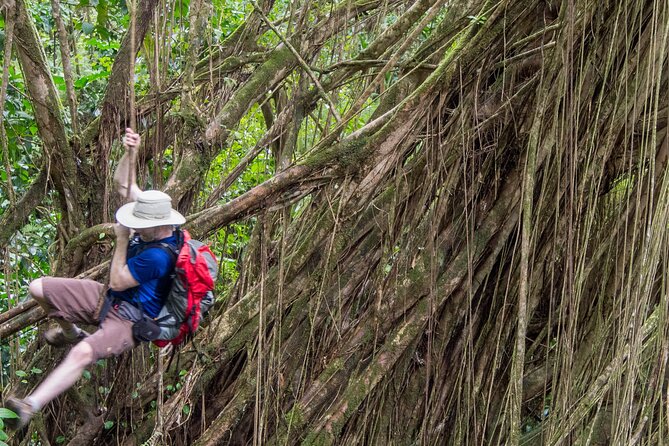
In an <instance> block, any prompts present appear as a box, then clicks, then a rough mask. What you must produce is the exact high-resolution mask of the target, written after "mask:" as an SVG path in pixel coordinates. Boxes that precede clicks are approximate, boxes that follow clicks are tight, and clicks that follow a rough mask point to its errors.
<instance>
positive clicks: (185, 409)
mask: <svg viewBox="0 0 669 446" xmlns="http://www.w3.org/2000/svg"><path fill="white" fill-rule="evenodd" d="M182 410H183V412H184V414H186V415H188V414H189V413H190V406H189V405H188V404H186V405H185V406H184V407H183V408H182Z"/></svg>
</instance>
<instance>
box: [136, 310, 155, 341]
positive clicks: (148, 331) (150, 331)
mask: <svg viewBox="0 0 669 446" xmlns="http://www.w3.org/2000/svg"><path fill="white" fill-rule="evenodd" d="M158 335H160V326H159V325H158V322H156V321H154V320H153V319H151V318H150V317H148V316H146V315H142V317H141V318H140V319H139V320H138V321H136V322H135V323H134V324H132V336H133V337H134V338H135V340H137V342H150V341H153V340H155V339H158Z"/></svg>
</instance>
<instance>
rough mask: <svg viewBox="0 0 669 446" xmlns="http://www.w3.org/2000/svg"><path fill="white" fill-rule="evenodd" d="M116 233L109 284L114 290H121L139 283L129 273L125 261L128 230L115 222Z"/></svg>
mask: <svg viewBox="0 0 669 446" xmlns="http://www.w3.org/2000/svg"><path fill="white" fill-rule="evenodd" d="M114 232H115V233H116V247H115V248H114V256H113V257H112V262H111V268H110V272H109V286H110V287H111V289H112V290H114V291H123V290H127V289H128V288H133V287H136V286H137V285H139V282H137V280H135V278H134V277H133V276H132V274H131V273H130V269H129V268H128V263H127V257H126V256H127V251H128V243H129V240H128V238H129V237H130V230H129V229H128V228H126V227H125V226H123V225H121V224H119V223H116V224H115V225H114Z"/></svg>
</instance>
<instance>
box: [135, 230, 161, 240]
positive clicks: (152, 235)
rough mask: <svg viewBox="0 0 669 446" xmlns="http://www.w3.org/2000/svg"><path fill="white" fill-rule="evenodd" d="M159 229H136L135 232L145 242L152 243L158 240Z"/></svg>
mask: <svg viewBox="0 0 669 446" xmlns="http://www.w3.org/2000/svg"><path fill="white" fill-rule="evenodd" d="M157 229H158V228H143V229H135V232H136V233H137V234H138V235H139V238H141V239H142V240H143V241H145V242H152V241H154V240H155V239H156V232H157V231H156V230H157Z"/></svg>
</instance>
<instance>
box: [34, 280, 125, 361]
mask: <svg viewBox="0 0 669 446" xmlns="http://www.w3.org/2000/svg"><path fill="white" fill-rule="evenodd" d="M42 287H43V290H44V298H45V299H46V301H47V303H48V304H49V306H50V307H51V309H50V310H49V311H48V312H47V313H48V315H49V317H53V318H61V319H65V320H66V321H68V322H72V323H75V324H77V323H84V324H90V325H98V321H97V320H96V319H95V312H96V310H97V307H98V302H99V299H100V293H101V292H102V289H103V288H104V285H102V284H101V283H99V282H95V281H93V280H86V279H66V278H62V277H44V278H43V279H42ZM81 342H86V343H87V344H89V345H90V346H91V347H92V348H93V356H94V357H95V359H94V360H96V361H97V360H98V359H102V358H108V357H110V356H118V355H120V354H121V353H123V352H125V351H128V350H130V349H132V348H133V347H135V345H136V343H135V340H134V338H133V337H132V322H130V321H128V320H126V319H123V318H121V317H120V316H119V315H118V314H117V312H116V310H115V309H113V308H112V309H111V310H110V311H109V314H108V315H107V317H106V318H105V320H104V322H102V324H100V325H99V329H98V330H97V331H96V332H95V333H93V334H92V335H90V336H88V337H86V338H85V339H84V340H82V341H81Z"/></svg>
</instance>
